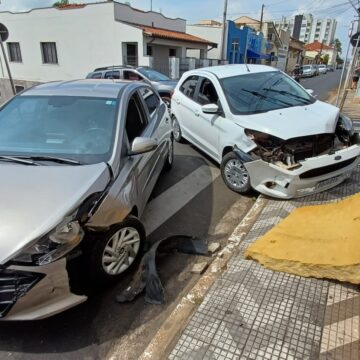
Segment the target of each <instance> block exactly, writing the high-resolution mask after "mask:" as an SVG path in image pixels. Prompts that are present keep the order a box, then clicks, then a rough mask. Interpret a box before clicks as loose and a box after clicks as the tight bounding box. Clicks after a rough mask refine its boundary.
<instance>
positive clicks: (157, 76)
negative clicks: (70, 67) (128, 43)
mask: <svg viewBox="0 0 360 360" xmlns="http://www.w3.org/2000/svg"><path fill="white" fill-rule="evenodd" d="M86 78H88V79H123V80H134V81H145V82H147V83H149V84H151V85H152V86H153V88H154V89H156V90H157V91H158V93H159V95H160V96H161V98H162V100H163V101H164V103H165V104H166V105H167V106H168V107H170V102H171V96H172V94H173V92H174V89H175V86H176V84H177V81H176V80H171V79H170V78H169V77H168V76H166V75H164V74H162V73H161V72H159V71H156V70H154V69H151V68H148V67H144V66H143V67H137V68H135V67H132V66H107V67H101V68H97V69H95V70H94V71H93V72H91V73H90V74H88V75H87V77H86Z"/></svg>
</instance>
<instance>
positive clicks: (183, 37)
mask: <svg viewBox="0 0 360 360" xmlns="http://www.w3.org/2000/svg"><path fill="white" fill-rule="evenodd" d="M130 25H133V26H136V27H138V28H139V29H142V30H143V31H144V34H145V35H149V36H153V37H156V38H162V39H172V40H179V41H188V42H193V43H198V44H205V45H210V46H214V47H217V44H216V43H213V42H211V41H208V40H205V39H202V38H199V37H197V36H194V35H190V34H187V33H184V32H180V31H174V30H168V29H161V28H156V27H152V26H146V25H140V24H130Z"/></svg>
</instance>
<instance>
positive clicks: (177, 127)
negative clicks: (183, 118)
mask: <svg viewBox="0 0 360 360" xmlns="http://www.w3.org/2000/svg"><path fill="white" fill-rule="evenodd" d="M172 128H173V135H174V139H175V140H176V141H177V142H181V141H182V133H181V128H180V124H179V121H178V119H177V118H176V117H175V116H173V117H172Z"/></svg>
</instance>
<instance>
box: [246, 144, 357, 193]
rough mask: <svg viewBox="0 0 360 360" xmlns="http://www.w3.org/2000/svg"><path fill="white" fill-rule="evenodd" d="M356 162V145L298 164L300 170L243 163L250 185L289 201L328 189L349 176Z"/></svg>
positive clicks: (259, 161) (257, 163) (256, 162)
mask: <svg viewBox="0 0 360 360" xmlns="http://www.w3.org/2000/svg"><path fill="white" fill-rule="evenodd" d="M359 163H360V146H359V145H353V146H350V147H348V148H346V149H342V150H339V151H336V152H335V153H334V154H332V155H320V156H317V157H313V158H309V159H306V160H304V161H301V162H300V164H301V167H300V168H297V169H294V170H287V169H284V168H281V167H279V166H276V165H274V164H270V163H267V162H265V161H263V160H255V161H251V162H247V163H245V164H244V165H245V167H246V169H247V170H248V172H249V175H250V181H251V186H252V187H253V188H254V189H255V190H257V191H259V192H261V193H263V194H265V195H269V196H273V197H277V198H281V199H290V198H295V197H301V196H305V195H310V194H314V193H316V192H320V191H324V190H327V189H330V188H332V187H334V186H336V185H338V184H340V183H341V182H342V181H344V180H345V179H347V178H349V177H350V176H351V172H352V171H353V170H354V169H355V168H356V166H357V165H358V164H359Z"/></svg>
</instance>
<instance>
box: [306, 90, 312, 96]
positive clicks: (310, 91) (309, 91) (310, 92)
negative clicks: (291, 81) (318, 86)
mask: <svg viewBox="0 0 360 360" xmlns="http://www.w3.org/2000/svg"><path fill="white" fill-rule="evenodd" d="M305 90H306V91H307V92H308V93H309V94H310V95H314V90H313V89H305Z"/></svg>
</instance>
